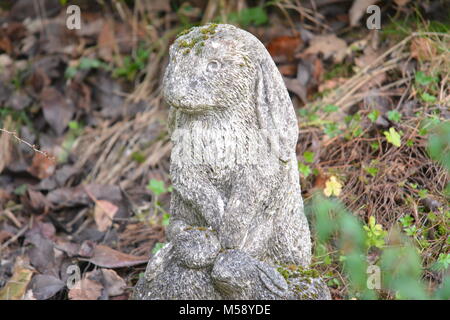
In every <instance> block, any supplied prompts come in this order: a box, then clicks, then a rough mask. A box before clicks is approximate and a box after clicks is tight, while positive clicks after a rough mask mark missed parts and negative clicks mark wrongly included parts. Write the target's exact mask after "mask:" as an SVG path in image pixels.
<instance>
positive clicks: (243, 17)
mask: <svg viewBox="0 0 450 320" xmlns="http://www.w3.org/2000/svg"><path fill="white" fill-rule="evenodd" d="M228 19H229V20H230V22H235V23H238V24H240V25H241V26H243V27H246V26H249V25H255V26H260V25H263V24H265V23H267V22H268V21H269V18H268V16H267V13H266V12H265V11H264V9H263V8H262V7H254V8H246V9H243V10H241V11H239V12H232V13H230V14H229V16H228Z"/></svg>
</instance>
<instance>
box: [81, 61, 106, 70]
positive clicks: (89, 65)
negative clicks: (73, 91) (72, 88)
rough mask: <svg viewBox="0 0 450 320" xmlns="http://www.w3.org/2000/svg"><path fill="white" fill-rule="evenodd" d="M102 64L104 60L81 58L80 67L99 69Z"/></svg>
mask: <svg viewBox="0 0 450 320" xmlns="http://www.w3.org/2000/svg"><path fill="white" fill-rule="evenodd" d="M101 66H102V62H101V61H100V60H98V59H91V58H81V60H80V64H79V65H78V67H79V68H80V69H81V70H89V69H97V68H100V67H101Z"/></svg>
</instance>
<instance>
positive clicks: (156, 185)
mask: <svg viewBox="0 0 450 320" xmlns="http://www.w3.org/2000/svg"><path fill="white" fill-rule="evenodd" d="M147 189H148V190H150V191H151V192H152V193H153V195H154V199H153V201H152V202H153V209H154V213H155V214H158V212H161V213H162V222H161V224H162V225H163V226H167V225H168V224H169V219H170V214H169V213H168V212H166V211H165V210H164V209H163V208H162V207H161V205H160V203H159V202H158V197H159V196H161V195H162V194H164V193H167V192H172V190H173V189H172V186H168V187H166V186H165V184H164V181H160V180H156V179H150V181H149V182H148V184H147Z"/></svg>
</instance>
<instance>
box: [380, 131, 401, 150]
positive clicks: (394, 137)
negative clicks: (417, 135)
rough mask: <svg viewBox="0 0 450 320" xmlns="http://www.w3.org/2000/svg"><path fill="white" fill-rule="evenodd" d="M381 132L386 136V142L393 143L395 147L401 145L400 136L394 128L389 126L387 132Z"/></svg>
mask: <svg viewBox="0 0 450 320" xmlns="http://www.w3.org/2000/svg"><path fill="white" fill-rule="evenodd" d="M383 133H384V135H385V136H386V140H387V142H389V143H391V144H393V145H394V146H396V147H400V146H401V136H400V134H399V133H398V132H397V131H396V130H395V129H394V128H389V132H388V131H384V132H383Z"/></svg>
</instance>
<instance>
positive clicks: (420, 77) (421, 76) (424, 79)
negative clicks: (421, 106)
mask: <svg viewBox="0 0 450 320" xmlns="http://www.w3.org/2000/svg"><path fill="white" fill-rule="evenodd" d="M438 81H439V80H438V78H437V77H431V76H427V75H426V74H425V73H423V72H422V71H418V72H416V82H417V83H418V84H419V85H422V86H426V85H429V84H430V83H437V82H438Z"/></svg>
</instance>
